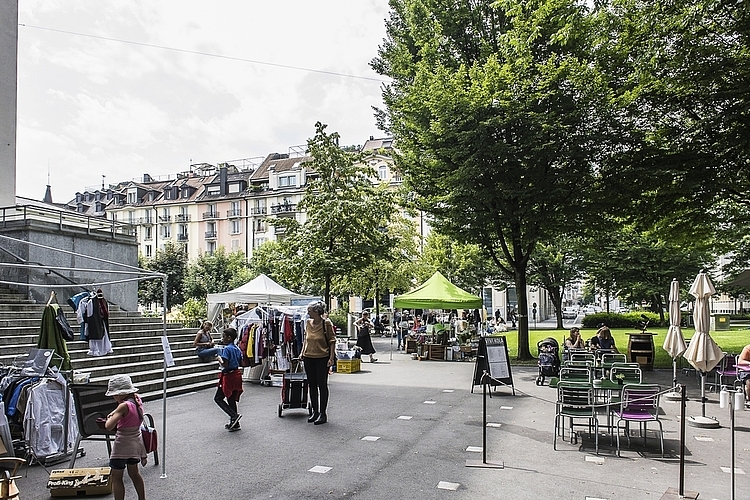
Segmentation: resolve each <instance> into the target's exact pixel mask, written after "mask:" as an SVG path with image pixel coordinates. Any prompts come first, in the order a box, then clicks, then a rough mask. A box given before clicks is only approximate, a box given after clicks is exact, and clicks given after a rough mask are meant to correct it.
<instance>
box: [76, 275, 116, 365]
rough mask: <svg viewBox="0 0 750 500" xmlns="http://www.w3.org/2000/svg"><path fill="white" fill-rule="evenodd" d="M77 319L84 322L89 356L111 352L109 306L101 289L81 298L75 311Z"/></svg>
mask: <svg viewBox="0 0 750 500" xmlns="http://www.w3.org/2000/svg"><path fill="white" fill-rule="evenodd" d="M76 314H77V316H78V321H79V323H80V322H83V323H84V324H85V335H86V338H88V340H89V351H88V353H87V354H88V355H89V356H104V355H105V354H111V353H112V352H113V351H112V342H111V341H110V339H109V306H108V305H107V299H105V298H104V293H103V292H102V289H101V288H100V289H98V290H97V291H96V294H94V295H89V296H88V297H83V298H81V300H80V302H79V303H78V310H77V311H76Z"/></svg>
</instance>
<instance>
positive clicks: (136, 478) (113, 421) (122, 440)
mask: <svg viewBox="0 0 750 500" xmlns="http://www.w3.org/2000/svg"><path fill="white" fill-rule="evenodd" d="M137 392H138V388H137V387H134V386H133V382H132V380H130V377H129V376H128V375H115V376H113V377H112V378H111V379H109V383H108V384H107V392H106V393H105V394H106V395H107V396H112V397H113V398H114V399H115V401H117V408H115V410H114V411H113V412H112V413H110V414H109V415H107V421H106V423H105V424H104V426H105V427H106V429H107V430H108V431H113V430H115V429H117V432H116V433H115V441H114V443H112V452H111V453H110V454H109V466H110V467H111V468H112V492H113V493H114V496H115V500H124V498H125V483H124V482H123V476H124V475H125V468H126V467H127V469H128V476H130V480H131V481H133V487H134V488H135V491H136V493H137V494H138V500H146V487H145V485H144V483H143V476H141V473H140V471H139V470H138V463H139V462H140V464H141V465H146V462H147V454H146V447H145V446H144V445H143V438H142V437H141V424H142V423H143V403H142V402H141V398H139V397H138V394H136V393H137Z"/></svg>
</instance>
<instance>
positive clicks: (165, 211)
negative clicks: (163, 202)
mask: <svg viewBox="0 0 750 500" xmlns="http://www.w3.org/2000/svg"><path fill="white" fill-rule="evenodd" d="M161 214H162V216H163V217H164V220H169V207H164V208H162V209H161Z"/></svg>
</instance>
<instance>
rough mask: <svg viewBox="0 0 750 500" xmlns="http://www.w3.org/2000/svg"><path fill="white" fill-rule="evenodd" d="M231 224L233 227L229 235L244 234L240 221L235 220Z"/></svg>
mask: <svg viewBox="0 0 750 500" xmlns="http://www.w3.org/2000/svg"><path fill="white" fill-rule="evenodd" d="M230 222H231V225H230V228H229V234H240V233H241V232H242V226H241V225H240V221H238V220H233V221H230Z"/></svg>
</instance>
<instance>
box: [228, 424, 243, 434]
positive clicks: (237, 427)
mask: <svg viewBox="0 0 750 500" xmlns="http://www.w3.org/2000/svg"><path fill="white" fill-rule="evenodd" d="M241 430H242V427H240V424H237V425H235V426H234V427H230V428H229V432H234V431H241Z"/></svg>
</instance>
